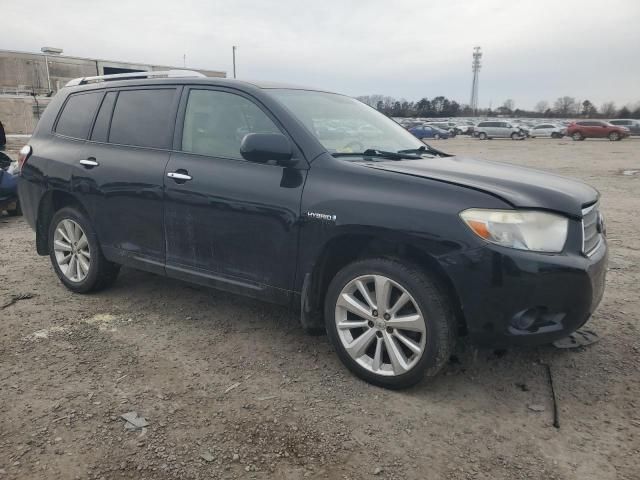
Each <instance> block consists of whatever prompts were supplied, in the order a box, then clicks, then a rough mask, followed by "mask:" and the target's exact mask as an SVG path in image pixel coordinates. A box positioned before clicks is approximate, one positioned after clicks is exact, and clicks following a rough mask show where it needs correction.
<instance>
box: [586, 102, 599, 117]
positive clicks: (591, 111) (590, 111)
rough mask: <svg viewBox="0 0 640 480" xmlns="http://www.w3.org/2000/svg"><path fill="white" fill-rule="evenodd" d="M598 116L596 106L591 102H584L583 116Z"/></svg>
mask: <svg viewBox="0 0 640 480" xmlns="http://www.w3.org/2000/svg"><path fill="white" fill-rule="evenodd" d="M597 114H598V110H597V109H596V107H595V105H594V104H593V103H591V102H590V101H589V100H585V101H584V102H582V115H584V116H585V117H587V118H591V117H593V116H595V115H597Z"/></svg>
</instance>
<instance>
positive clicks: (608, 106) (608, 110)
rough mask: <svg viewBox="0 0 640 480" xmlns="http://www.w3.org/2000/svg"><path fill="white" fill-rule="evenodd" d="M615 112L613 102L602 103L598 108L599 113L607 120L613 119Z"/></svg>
mask: <svg viewBox="0 0 640 480" xmlns="http://www.w3.org/2000/svg"><path fill="white" fill-rule="evenodd" d="M616 111H617V110H616V104H615V103H613V102H604V103H603V104H602V106H601V107H600V113H602V115H604V116H605V117H607V118H610V117H614V116H615V114H616Z"/></svg>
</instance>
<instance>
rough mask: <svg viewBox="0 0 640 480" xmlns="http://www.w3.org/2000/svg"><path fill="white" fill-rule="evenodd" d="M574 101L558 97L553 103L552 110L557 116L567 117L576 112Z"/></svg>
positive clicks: (569, 98)
mask: <svg viewBox="0 0 640 480" xmlns="http://www.w3.org/2000/svg"><path fill="white" fill-rule="evenodd" d="M576 105H577V104H576V99H575V98H573V97H568V96H566V95H565V96H564V97H560V98H558V99H557V100H556V101H555V102H554V103H553V110H554V111H555V112H556V113H557V114H558V115H564V116H568V115H569V114H571V113H573V112H575V111H576Z"/></svg>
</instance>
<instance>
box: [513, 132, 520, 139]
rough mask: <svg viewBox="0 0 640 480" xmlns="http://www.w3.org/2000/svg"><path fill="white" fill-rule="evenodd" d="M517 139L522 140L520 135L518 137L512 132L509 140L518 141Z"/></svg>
mask: <svg viewBox="0 0 640 480" xmlns="http://www.w3.org/2000/svg"><path fill="white" fill-rule="evenodd" d="M519 138H522V137H521V135H519V134H518V133H516V132H513V133H512V134H511V140H518V139H519Z"/></svg>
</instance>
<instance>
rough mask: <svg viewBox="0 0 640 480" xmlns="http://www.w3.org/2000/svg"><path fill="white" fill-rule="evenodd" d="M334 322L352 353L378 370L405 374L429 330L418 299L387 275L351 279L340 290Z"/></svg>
mask: <svg viewBox="0 0 640 480" xmlns="http://www.w3.org/2000/svg"><path fill="white" fill-rule="evenodd" d="M335 322H336V327H337V331H338V337H339V339H340V342H341V343H342V346H343V347H344V348H345V350H346V352H347V353H348V354H349V356H350V357H351V358H352V359H353V360H355V361H356V362H357V363H358V364H359V365H360V366H361V367H363V368H365V369H366V370H368V371H369V372H372V373H374V374H376V375H384V376H397V375H402V374H403V373H407V372H408V371H410V370H411V369H412V368H413V367H415V365H416V364H417V363H418V361H419V360H420V358H421V357H422V355H423V353H424V350H425V345H426V339H427V329H426V324H425V321H424V317H423V315H422V312H421V311H420V308H419V307H418V304H417V302H416V301H415V299H414V298H413V296H412V295H411V294H410V293H409V292H408V291H407V290H406V289H405V288H404V287H402V286H401V285H400V284H399V283H397V282H395V281H393V280H391V279H390V278H387V277H385V276H383V275H363V276H360V277H357V278H355V279H353V280H351V281H350V282H349V283H347V284H346V285H345V286H344V288H343V289H342V291H341V292H340V294H339V295H338V300H337V302H336V310H335Z"/></svg>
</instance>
